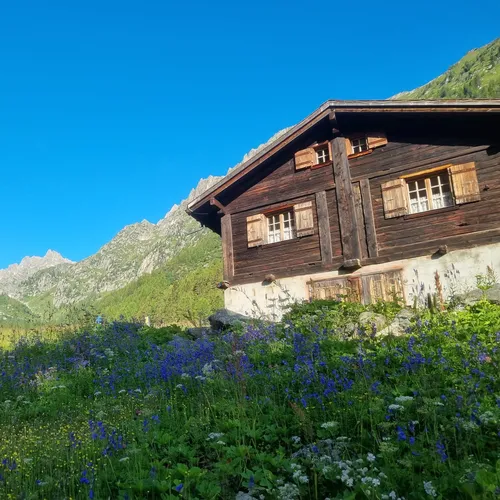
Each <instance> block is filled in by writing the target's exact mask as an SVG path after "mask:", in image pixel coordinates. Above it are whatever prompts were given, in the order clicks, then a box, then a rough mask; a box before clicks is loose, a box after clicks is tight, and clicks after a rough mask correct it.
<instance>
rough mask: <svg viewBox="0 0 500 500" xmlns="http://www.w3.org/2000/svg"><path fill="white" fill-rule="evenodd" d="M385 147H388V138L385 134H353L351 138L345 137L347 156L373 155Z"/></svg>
mask: <svg viewBox="0 0 500 500" xmlns="http://www.w3.org/2000/svg"><path fill="white" fill-rule="evenodd" d="M385 145H387V137H386V135H385V134H384V133H383V132H369V133H367V134H353V135H352V136H351V137H345V147H346V150H347V156H356V155H361V154H363V153H371V152H372V151H373V150H374V149H376V148H380V147H382V146H385Z"/></svg>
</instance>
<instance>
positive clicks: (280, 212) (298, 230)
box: [246, 201, 315, 248]
mask: <svg viewBox="0 0 500 500" xmlns="http://www.w3.org/2000/svg"><path fill="white" fill-rule="evenodd" d="M314 214H315V210H314V205H313V202H312V201H303V202H302V203H297V204H295V205H292V206H290V205H288V206H282V207H281V208H276V210H273V211H272V212H271V211H269V212H267V213H265V214H263V213H261V214H254V215H250V216H248V217H247V218H246V223H247V246H248V248H252V247H259V246H262V245H267V244H268V243H278V242H279V241H287V240H293V239H295V238H303V237H304V236H310V235H313V234H314V233H315V220H314Z"/></svg>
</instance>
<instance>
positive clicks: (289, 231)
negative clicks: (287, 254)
mask: <svg viewBox="0 0 500 500" xmlns="http://www.w3.org/2000/svg"><path fill="white" fill-rule="evenodd" d="M267 230H268V233H267V242H268V243H277V242H278V241H286V240H291V239H293V238H294V237H295V224H294V217H293V211H291V210H290V211H286V212H282V213H280V214H273V215H270V216H269V217H268V218H267Z"/></svg>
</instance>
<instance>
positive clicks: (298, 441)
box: [292, 436, 300, 444]
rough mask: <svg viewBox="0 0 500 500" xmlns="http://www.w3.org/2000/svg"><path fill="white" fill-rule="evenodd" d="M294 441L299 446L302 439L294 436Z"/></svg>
mask: <svg viewBox="0 0 500 500" xmlns="http://www.w3.org/2000/svg"><path fill="white" fill-rule="evenodd" d="M292 441H293V443H294V444H299V443H300V437H299V436H292Z"/></svg>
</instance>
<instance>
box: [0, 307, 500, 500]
mask: <svg viewBox="0 0 500 500" xmlns="http://www.w3.org/2000/svg"><path fill="white" fill-rule="evenodd" d="M344 320H345V321H350V318H349V305H343V304H339V305H338V310H337V311H335V310H333V311H329V312H328V314H326V313H324V311H323V312H322V310H318V311H316V312H314V311H313V312H311V308H309V310H308V312H307V315H306V314H304V317H302V318H301V319H300V320H297V319H296V318H295V319H293V320H292V321H284V322H283V323H281V324H276V325H265V324H261V325H253V326H248V327H245V328H241V329H239V330H238V331H228V332H226V333H224V334H221V335H220V336H210V337H206V338H201V339H198V340H190V339H188V338H187V337H186V336H185V335H183V333H182V332H180V331H179V334H178V335H177V334H176V333H175V329H162V330H154V329H147V328H144V327H142V325H138V324H123V323H115V324H112V325H107V326H102V325H96V326H93V327H91V328H89V329H88V330H87V331H82V332H77V333H72V334H65V335H62V336H61V338H60V339H58V340H57V341H54V340H44V339H43V338H33V337H31V338H25V339H21V340H18V342H17V343H16V344H15V345H12V346H11V347H10V348H8V349H5V350H2V351H0V498H2V499H3V498H5V499H9V498H12V499H50V500H52V499H86V498H95V499H108V498H111V499H115V498H120V499H135V498H151V499H152V498H158V499H170V498H186V499H188V498H189V499H219V498H220V499H235V498H236V499H241V500H243V499H321V500H324V499H327V498H329V499H334V498H342V499H361V498H368V499H403V498H405V499H407V500H410V499H425V498H437V499H439V498H443V499H444V498H446V499H448V498H450V499H461V498H464V499H466V498H467V499H488V498H492V499H493V498H498V494H499V491H500V490H499V486H500V460H499V458H500V454H499V451H500V446H499V445H500V386H499V384H498V374H499V364H500V353H499V347H500V307H499V306H495V305H492V304H489V303H487V302H480V303H479V304H477V305H475V306H473V307H471V308H469V309H467V310H463V311H445V312H441V313H436V314H430V313H425V314H424V313H422V314H421V316H420V317H419V318H417V319H416V320H415V321H414V323H413V326H412V327H411V328H410V329H409V330H408V332H407V334H406V335H405V336H401V337H385V338H379V337H377V336H376V335H375V334H376V332H375V331H374V329H373V328H370V327H366V328H360V329H358V331H357V332H356V333H355V334H354V335H349V336H347V335H346V334H345V333H342V332H345V330H343V328H342V321H344Z"/></svg>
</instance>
